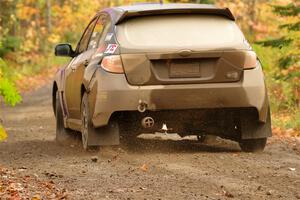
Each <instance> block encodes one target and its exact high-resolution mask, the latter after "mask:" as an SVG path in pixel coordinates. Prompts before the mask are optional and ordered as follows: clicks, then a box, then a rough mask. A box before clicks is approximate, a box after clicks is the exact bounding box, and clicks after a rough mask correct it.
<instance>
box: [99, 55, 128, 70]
mask: <svg viewBox="0 0 300 200" xmlns="http://www.w3.org/2000/svg"><path fill="white" fill-rule="evenodd" d="M101 67H102V68H103V69H104V70H105V71H108V72H112V73H117V74H122V73H124V70H123V65H122V61H121V56H120V55H113V56H105V57H104V58H103V59H102V62H101Z"/></svg>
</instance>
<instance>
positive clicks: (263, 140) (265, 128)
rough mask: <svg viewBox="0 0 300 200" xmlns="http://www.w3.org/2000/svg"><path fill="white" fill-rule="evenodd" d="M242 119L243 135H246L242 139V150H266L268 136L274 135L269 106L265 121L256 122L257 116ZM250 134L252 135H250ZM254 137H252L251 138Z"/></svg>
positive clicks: (240, 143)
mask: <svg viewBox="0 0 300 200" xmlns="http://www.w3.org/2000/svg"><path fill="white" fill-rule="evenodd" d="M244 119H245V120H244V121H242V130H241V131H242V132H241V134H242V136H243V135H246V136H248V137H246V138H245V139H240V141H239V145H240V147H241V149H242V151H245V152H261V151H263V150H264V148H265V146H266V144H267V139H268V137H270V136H272V129H271V113H270V108H268V112H267V119H266V122H265V123H261V122H256V121H255V120H256V117H255V116H254V117H252V118H251V115H250V118H249V119H247V118H246V117H244ZM249 136H250V137H249ZM251 137H252V138H251Z"/></svg>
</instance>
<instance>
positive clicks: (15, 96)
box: [0, 78, 21, 106]
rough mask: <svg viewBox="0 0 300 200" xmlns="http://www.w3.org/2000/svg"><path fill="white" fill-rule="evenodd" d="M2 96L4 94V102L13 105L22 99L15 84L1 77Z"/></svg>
mask: <svg viewBox="0 0 300 200" xmlns="http://www.w3.org/2000/svg"><path fill="white" fill-rule="evenodd" d="M0 96H3V98H4V102H5V103H6V104H9V105H11V106H15V105H16V104H17V103H19V102H20V101H21V96H20V94H19V93H18V91H17V89H16V87H15V85H14V84H13V83H12V82H11V81H10V80H8V79H6V78H0Z"/></svg>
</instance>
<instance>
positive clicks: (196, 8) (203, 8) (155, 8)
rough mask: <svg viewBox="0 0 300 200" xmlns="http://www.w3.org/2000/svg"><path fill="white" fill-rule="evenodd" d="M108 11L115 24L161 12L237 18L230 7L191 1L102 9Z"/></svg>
mask: <svg viewBox="0 0 300 200" xmlns="http://www.w3.org/2000/svg"><path fill="white" fill-rule="evenodd" d="M101 12H106V13H108V14H109V15H110V16H111V18H112V20H113V22H114V23H115V24H118V23H121V22H122V21H124V20H125V19H128V18H131V17H137V16H149V15H161V14H183V13H197V14H213V15H222V16H224V17H227V18H229V19H231V20H235V18H234V16H233V15H232V13H231V11H230V10H229V9H228V8H218V7H216V6H214V5H211V4H190V3H170V4H161V3H145V4H135V5H131V6H120V7H111V8H106V9H104V10H102V11H101Z"/></svg>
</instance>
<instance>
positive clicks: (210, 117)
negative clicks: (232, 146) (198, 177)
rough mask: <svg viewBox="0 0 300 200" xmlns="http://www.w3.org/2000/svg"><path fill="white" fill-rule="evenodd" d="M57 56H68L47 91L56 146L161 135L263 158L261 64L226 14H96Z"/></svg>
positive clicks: (150, 8)
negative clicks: (70, 140)
mask: <svg viewBox="0 0 300 200" xmlns="http://www.w3.org/2000/svg"><path fill="white" fill-rule="evenodd" d="M55 55H57V56H69V57H71V59H70V62H69V63H68V64H67V65H66V66H65V67H63V68H62V69H61V70H59V71H58V72H57V74H56V77H55V80H54V83H53V109H54V112H55V116H56V123H57V130H56V137H57V140H58V141H63V140H65V139H66V138H67V137H68V136H69V134H70V132H71V131H72V130H73V131H77V132H81V134H82V143H83V147H84V148H85V149H87V148H89V147H93V146H101V145H118V144H119V141H120V138H125V139H128V140H131V139H134V138H133V137H135V136H136V135H137V134H140V133H153V132H160V131H163V132H166V133H168V132H170V133H178V134H179V135H180V136H182V137H184V136H187V135H196V136H197V137H198V139H199V140H200V141H203V140H204V139H205V136H207V135H215V136H219V137H221V138H226V139H231V140H234V141H236V142H238V143H239V144H240V147H241V149H242V150H243V151H262V150H263V149H264V147H265V145H266V141H267V138H268V137H270V136H271V120H270V109H269V102H268V96H267V90H266V86H265V83H264V76H263V72H262V66H261V63H260V61H259V59H258V58H257V56H256V54H255V52H254V51H253V50H252V48H251V46H250V45H249V44H248V42H247V40H246V39H245V37H244V35H243V33H242V32H241V31H240V29H239V28H238V26H237V24H236V23H235V19H234V16H233V15H232V13H231V12H230V10H229V9H227V8H226V9H223V8H217V7H214V6H211V5H200V4H147V5H135V6H128V7H115V8H108V9H104V10H102V11H100V12H99V13H97V14H96V15H95V17H94V18H93V19H92V20H91V22H90V23H89V24H88V26H87V27H86V29H85V30H84V32H83V35H82V37H81V39H80V41H79V43H78V45H77V47H76V49H75V50H73V49H72V47H71V45H70V44H59V45H57V46H56V48H55Z"/></svg>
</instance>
